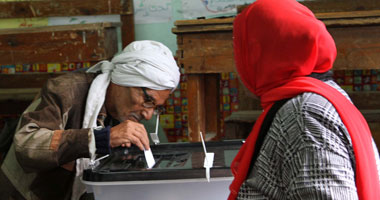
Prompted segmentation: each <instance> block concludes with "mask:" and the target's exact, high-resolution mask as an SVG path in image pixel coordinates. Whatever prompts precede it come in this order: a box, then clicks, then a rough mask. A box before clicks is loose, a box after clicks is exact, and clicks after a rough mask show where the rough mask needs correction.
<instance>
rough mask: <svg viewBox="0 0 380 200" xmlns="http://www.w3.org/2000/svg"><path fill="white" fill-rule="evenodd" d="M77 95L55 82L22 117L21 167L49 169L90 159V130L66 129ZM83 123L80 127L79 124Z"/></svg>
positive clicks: (17, 144) (16, 141) (18, 139)
mask: <svg viewBox="0 0 380 200" xmlns="http://www.w3.org/2000/svg"><path fill="white" fill-rule="evenodd" d="M75 96H76V95H75V93H73V91H70V88H64V87H63V86H62V85H60V84H57V82H55V81H48V83H47V85H46V86H45V87H44V88H43V89H42V92H41V96H40V97H39V98H38V99H37V100H35V101H34V102H33V104H32V105H31V106H30V107H29V108H28V110H27V111H26V112H24V114H23V115H22V117H21V122H20V129H19V130H18V131H17V132H16V134H15V138H14V144H15V149H16V156H17V159H18V162H19V163H20V165H21V166H22V167H23V168H24V169H25V170H26V171H39V170H48V169H52V168H55V167H58V166H62V165H65V164H67V163H70V162H72V161H74V160H75V159H77V158H80V157H89V148H88V144H89V140H90V139H91V137H90V136H91V133H90V129H80V125H81V122H78V125H74V127H75V128H77V129H75V128H74V129H68V130H64V129H65V127H66V124H67V122H68V119H69V118H70V117H72V118H78V119H80V117H78V116H76V115H78V113H74V112H72V109H73V108H74V107H75V106H74V104H75V103H78V102H74V98H75ZM79 124H80V125H79Z"/></svg>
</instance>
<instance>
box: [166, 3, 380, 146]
mask: <svg viewBox="0 0 380 200" xmlns="http://www.w3.org/2000/svg"><path fill="white" fill-rule="evenodd" d="M316 17H317V18H319V19H320V20H322V21H323V22H324V23H325V24H326V26H327V28H328V31H329V32H330V33H331V35H332V36H333V38H334V40H335V43H336V46H337V49H338V56H337V59H336V61H335V64H334V69H379V68H380V56H379V55H380V37H379V35H380V10H372V11H354V12H335V13H320V14H318V13H317V14H316ZM233 20H234V18H221V19H198V20H179V21H176V22H175V23H174V24H175V27H174V28H173V30H172V32H173V33H175V34H177V44H178V51H177V56H178V63H179V65H180V67H181V68H183V69H184V72H185V73H186V74H188V87H187V98H188V113H189V116H188V117H189V118H188V123H189V130H188V131H189V140H190V141H200V136H199V132H202V133H206V132H215V133H217V137H220V136H221V133H220V121H219V120H220V116H219V114H218V113H219V79H218V77H219V76H218V73H221V72H233V71H235V63H234V57H233V44H232V28H233ZM365 95H367V96H371V98H370V99H369V100H365V101H364V100H363V98H362V96H363V94H360V93H353V94H352V96H351V98H353V99H354V102H355V103H356V104H357V106H358V107H362V109H373V108H380V103H379V101H378V99H379V97H380V95H379V93H378V92H375V93H373V94H372V93H371V94H365ZM368 101H370V102H368ZM358 104H359V105H358Z"/></svg>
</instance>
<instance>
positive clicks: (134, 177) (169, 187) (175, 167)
mask: <svg viewBox="0 0 380 200" xmlns="http://www.w3.org/2000/svg"><path fill="white" fill-rule="evenodd" d="M241 145H242V141H239V140H233V141H232V140H231V141H218V142H206V149H207V153H211V152H213V153H214V161H213V166H212V168H211V169H210V173H209V174H210V179H209V181H208V180H207V179H206V169H205V168H204V161H205V152H204V149H203V147H202V143H167V144H158V145H152V146H151V150H152V152H153V156H154V160H155V161H156V164H155V165H154V166H153V168H151V169H147V163H146V161H145V157H144V152H142V151H140V150H139V149H137V148H136V147H133V148H118V149H116V150H114V151H113V152H112V153H111V154H110V156H108V157H107V158H105V159H102V160H100V161H99V163H98V164H97V166H94V167H93V168H92V169H91V168H90V169H87V170H85V171H84V173H83V178H82V181H83V183H84V184H85V185H86V187H87V190H88V191H89V192H93V193H94V196H95V199H96V200H113V199H115V200H116V199H117V200H119V199H127V200H128V199H139V200H140V199H141V200H148V199H165V200H171V199H173V200H181V199H183V200H187V199H189V200H190V199H197V200H202V199H207V200H209V199H227V197H228V195H229V185H230V184H231V182H232V180H233V175H232V173H231V169H230V164H231V162H232V160H233V158H234V157H235V156H236V154H237V152H238V151H239V149H240V147H241Z"/></svg>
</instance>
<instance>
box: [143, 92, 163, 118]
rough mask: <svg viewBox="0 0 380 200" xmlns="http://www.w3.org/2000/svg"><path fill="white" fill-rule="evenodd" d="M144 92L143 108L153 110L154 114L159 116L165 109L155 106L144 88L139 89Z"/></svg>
mask: <svg viewBox="0 0 380 200" xmlns="http://www.w3.org/2000/svg"><path fill="white" fill-rule="evenodd" d="M141 89H142V91H143V92H144V103H143V104H142V105H143V106H144V107H145V108H154V114H156V115H160V114H162V113H164V112H165V107H164V106H161V105H156V103H155V102H154V98H153V97H152V96H150V95H149V94H148V93H146V88H144V87H141Z"/></svg>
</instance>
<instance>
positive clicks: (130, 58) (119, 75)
mask: <svg viewBox="0 0 380 200" xmlns="http://www.w3.org/2000/svg"><path fill="white" fill-rule="evenodd" d="M100 70H101V71H102V74H99V75H98V76H96V78H95V79H94V80H93V82H92V84H91V86H90V90H89V92H88V95H87V102H86V109H85V114H84V120H83V124H82V127H83V128H95V127H96V126H97V125H96V119H97V116H98V114H99V112H100V109H101V107H102V106H103V104H104V101H105V96H106V91H107V88H108V85H109V83H110V81H112V83H114V84H117V85H121V86H125V87H146V88H150V89H153V90H167V89H170V90H171V91H174V90H175V89H176V88H177V85H178V82H179V78H180V72H179V68H178V66H177V64H176V62H175V60H174V58H173V55H172V52H171V51H170V49H169V48H167V47H166V46H165V45H163V44H161V43H160V42H156V41H151V40H143V41H135V42H132V43H131V44H129V45H128V46H127V47H125V48H124V50H123V51H122V52H121V53H120V54H119V55H117V56H115V57H114V58H113V59H112V61H111V62H109V61H101V62H99V63H97V64H95V65H94V66H92V67H91V68H90V69H88V70H87V72H90V73H91V72H92V73H94V72H98V71H100ZM92 139H94V138H92ZM94 144H95V143H93V145H94ZM90 149H91V147H90ZM92 155H93V156H94V153H92ZM91 159H94V158H91ZM89 161H90V160H89V159H88V158H80V159H77V161H76V163H77V164H76V178H75V180H74V185H73V193H72V197H71V199H75V200H77V199H79V198H80V195H81V194H83V192H85V186H84V185H83V183H82V182H81V181H80V177H81V176H82V173H83V169H84V168H85V167H87V166H88V163H89Z"/></svg>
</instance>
